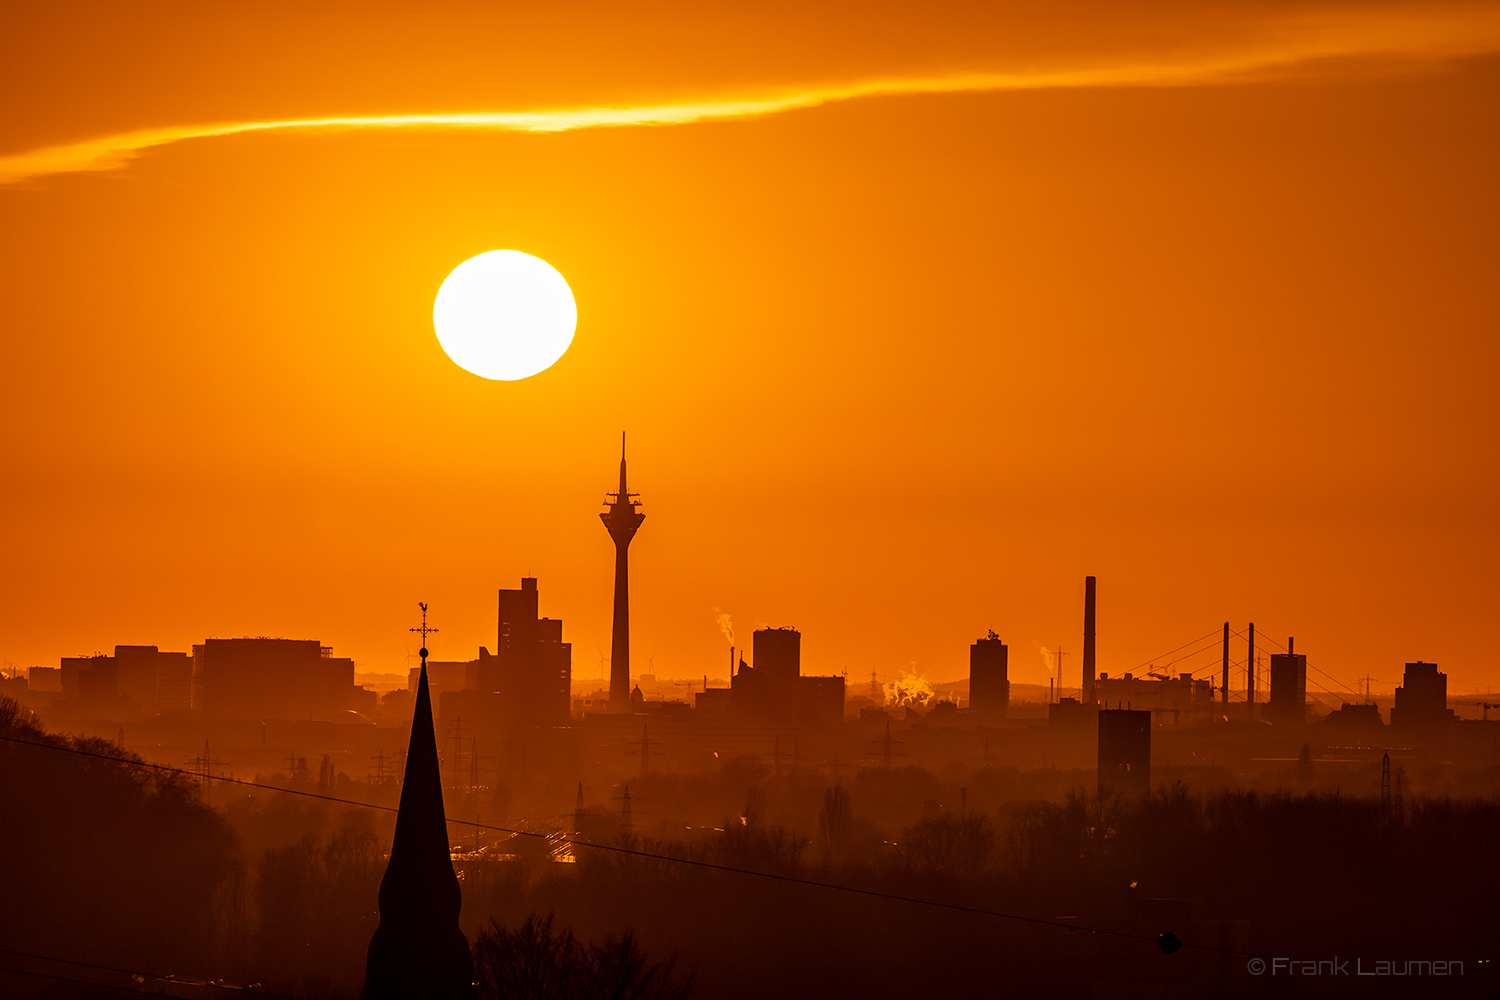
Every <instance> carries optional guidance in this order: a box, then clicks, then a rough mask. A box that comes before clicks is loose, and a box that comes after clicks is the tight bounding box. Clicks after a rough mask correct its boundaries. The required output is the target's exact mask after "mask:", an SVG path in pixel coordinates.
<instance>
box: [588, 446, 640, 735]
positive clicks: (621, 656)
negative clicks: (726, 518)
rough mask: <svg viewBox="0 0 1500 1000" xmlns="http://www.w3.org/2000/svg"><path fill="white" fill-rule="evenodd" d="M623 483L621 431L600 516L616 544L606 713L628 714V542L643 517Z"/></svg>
mask: <svg viewBox="0 0 1500 1000" xmlns="http://www.w3.org/2000/svg"><path fill="white" fill-rule="evenodd" d="M636 495H637V494H634V493H631V492H630V488H629V486H627V485H626V482H625V432H624V431H621V432H620V489H619V491H618V492H616V493H608V494H605V497H606V499H605V501H604V505H605V507H606V508H607V509H606V510H605V511H604V513H602V514H600V515H599V519H600V520H601V521H603V522H604V527H605V529H606V530H608V531H609V537H610V538H611V539H613V540H614V543H615V607H614V629H613V634H612V636H611V638H610V650H609V652H610V660H609V710H610V711H611V712H625V713H628V712H629V711H630V555H629V550H630V540H631V539H632V538H634V537H635V533H636V531H637V530H638V529H639V528H640V526H641V522H642V521H644V520H645V519H646V515H645V514H642V513H641V512H640V511H638V510H636V508H637V507H639V506H640V505H641V504H640V501H639V500H636V499H634V497H635V496H636Z"/></svg>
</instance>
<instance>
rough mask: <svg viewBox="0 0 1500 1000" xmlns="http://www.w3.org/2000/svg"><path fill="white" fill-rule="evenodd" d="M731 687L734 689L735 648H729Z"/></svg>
mask: <svg viewBox="0 0 1500 1000" xmlns="http://www.w3.org/2000/svg"><path fill="white" fill-rule="evenodd" d="M729 686H730V687H734V647H733V646H730V647H729Z"/></svg>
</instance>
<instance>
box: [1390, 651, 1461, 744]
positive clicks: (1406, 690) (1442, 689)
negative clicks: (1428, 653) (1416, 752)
mask: <svg viewBox="0 0 1500 1000" xmlns="http://www.w3.org/2000/svg"><path fill="white" fill-rule="evenodd" d="M1452 722H1453V709H1451V708H1449V707H1448V675H1447V674H1445V673H1442V672H1441V671H1439V670H1438V668H1437V664H1436V663H1424V662H1423V661H1421V660H1418V661H1417V662H1416V663H1408V664H1407V665H1406V673H1405V674H1404V675H1403V676H1402V678H1401V686H1400V687H1398V688H1396V703H1395V704H1394V705H1393V706H1392V707H1391V728H1392V729H1394V730H1396V731H1398V732H1401V733H1403V734H1405V735H1410V736H1416V737H1418V738H1419V739H1428V740H1435V739H1439V738H1441V737H1442V736H1444V735H1446V733H1447V729H1448V727H1449V726H1450V725H1451V724H1452Z"/></svg>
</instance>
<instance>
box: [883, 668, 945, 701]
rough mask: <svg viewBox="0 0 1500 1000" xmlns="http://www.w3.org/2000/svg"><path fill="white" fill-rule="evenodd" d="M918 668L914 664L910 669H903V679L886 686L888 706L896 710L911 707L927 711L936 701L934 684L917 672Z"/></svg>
mask: <svg viewBox="0 0 1500 1000" xmlns="http://www.w3.org/2000/svg"><path fill="white" fill-rule="evenodd" d="M916 666H917V665H916V663H912V665H911V666H910V667H903V668H902V669H901V677H900V678H899V679H897V680H894V681H890V682H889V683H887V684H886V685H885V703H886V705H888V706H892V707H895V708H900V707H901V706H903V705H910V706H911V707H912V708H924V709H925V708H926V707H927V706H928V704H929V703H931V702H932V701H933V700H934V697H935V695H934V693H933V690H932V684H931V683H929V682H928V680H927V678H926V677H923V676H922V675H921V674H920V673H918V672H917V669H916Z"/></svg>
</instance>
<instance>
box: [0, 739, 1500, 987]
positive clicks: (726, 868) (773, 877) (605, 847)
mask: <svg viewBox="0 0 1500 1000" xmlns="http://www.w3.org/2000/svg"><path fill="white" fill-rule="evenodd" d="M0 740H3V741H5V742H7V743H17V744H21V745H23V746H32V747H38V748H40V749H43V750H58V751H62V752H63V753H73V754H79V755H82V756H85V757H96V758H99V759H102V760H110V761H114V762H115V763H117V764H124V765H127V766H131V767H143V768H150V769H152V770H159V771H168V772H173V773H177V774H188V775H190V776H191V775H192V773H191V772H188V771H184V770H183V769H182V768H176V767H168V766H166V765H165V764H150V763H147V762H145V761H133V760H127V759H124V758H120V757H112V756H110V755H108V754H101V753H92V752H90V751H87V750H78V749H76V748H74V747H65V746H57V745H55V744H51V743H38V742H36V741H34V740H23V739H19V738H17V737H14V736H0ZM210 778H211V779H212V780H214V781H225V782H229V783H231V784H236V785H249V786H251V787H254V788H262V789H266V790H269V791H276V792H286V793H288V794H292V795H301V796H304V797H306V798H313V799H322V800H324V801H327V802H337V803H341V804H343V805H350V806H362V807H364V808H367V809H379V810H382V811H384V812H397V811H398V810H397V809H395V808H394V807H391V806H381V805H375V804H374V803H369V802H356V801H354V800H353V799H340V798H335V797H334V796H332V795H319V794H317V793H315V792H304V791H300V790H298V789H295V788H281V787H279V786H276V785H257V784H255V783H254V782H250V781H245V780H244V779H242V778H226V777H221V776H218V775H210ZM447 822H449V823H457V824H459V825H462V826H472V827H475V828H477V829H481V830H491V831H495V832H497V833H509V834H513V835H516V836H520V837H537V838H539V839H543V840H551V841H553V842H554V843H563V844H568V845H569V846H572V847H587V848H592V849H594V850H600V851H609V852H612V853H614V854H622V855H626V856H629V857H636V858H645V859H648V860H652V861H664V862H667V863H668V864H678V865H689V866H691V867H694V868H703V869H707V870H710V871H717V872H724V873H726V874H733V875H748V876H752V877H754V878H762V879H767V880H770V881H774V882H782V883H786V884H789V885H800V886H805V887H808V888H814V889H829V890H833V891H835V892H847V893H851V894H854V895H858V896H865V897H867V898H872V899H884V900H889V901H891V902H898V903H912V904H915V905H918V906H929V907H932V908H934V909H941V910H952V911H955V912H958V913H970V914H974V915H977V916H986V917H995V918H997V919H1000V920H1014V921H1016V922H1018V923H1024V924H1031V925H1033V926H1040V927H1052V928H1055V929H1057V930H1065V931H1073V932H1075V933H1086V934H1094V935H1103V936H1105V937H1114V938H1123V939H1125V940H1130V941H1141V942H1144V943H1147V944H1155V945H1157V946H1158V947H1160V946H1162V945H1163V944H1164V943H1165V941H1164V938H1165V935H1163V936H1162V937H1151V936H1149V935H1145V934H1132V933H1130V932H1129V931H1115V930H1107V929H1105V928H1102V927H1089V926H1087V925H1084V924H1066V923H1063V922H1061V921H1058V920H1047V919H1045V918H1042V917H1026V916H1022V915H1020V914H1018V913H1004V912H1002V911H1000V910H990V909H986V908H984V907H981V906H967V905H964V904H962V903H947V902H942V901H940V900H934V899H922V898H921V897H918V896H903V895H901V894H899V893H894V892H881V891H880V890H878V889H861V888H858V887H856V886H849V885H839V884H838V883H835V882H819V881H817V880H816V879H808V878H798V877H797V876H795V875H782V874H777V873H775V872H763V871H755V870H754V869H751V868H735V867H733V866H730V865H721V864H715V863H714V862H712V861H702V860H698V859H694V858H683V857H674V856H672V855H670V854H655V853H653V852H650V851H640V850H635V849H633V848H629V847H620V846H618V845H614V844H596V843H592V842H590V841H582V840H573V839H570V838H568V837H554V836H550V835H548V834H545V833H536V832H534V831H531V830H515V829H511V828H509V827H504V826H492V825H490V824H487V823H479V822H477V821H473V820H463V819H448V820H447ZM1177 947H1178V948H1197V949H1198V950H1200V951H1209V952H1214V953H1216V954H1223V955H1235V956H1238V957H1241V958H1261V959H1264V956H1261V955H1257V954H1256V953H1254V952H1249V951H1240V950H1238V949H1235V948H1217V947H1214V946H1213V945H1206V944H1193V943H1190V942H1185V941H1179V942H1178V943H1177ZM1174 950H1176V949H1174ZM0 971H19V970H0ZM22 974H23V975H29V974H30V973H22ZM44 978H52V977H44ZM1402 978H1409V979H1412V980H1414V981H1417V982H1430V983H1438V984H1441V985H1447V986H1460V987H1464V988H1466V989H1477V990H1481V991H1483V992H1489V993H1500V989H1495V988H1492V987H1486V986H1471V985H1469V984H1467V983H1453V982H1448V981H1446V980H1441V979H1426V978H1423V977H1418V976H1406V977H1402ZM87 985H93V984H87ZM111 988H115V989H118V988H119V987H111ZM231 989H232V987H231ZM263 995H266V996H278V994H263ZM284 1000H297V998H292V997H287V998H284Z"/></svg>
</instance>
